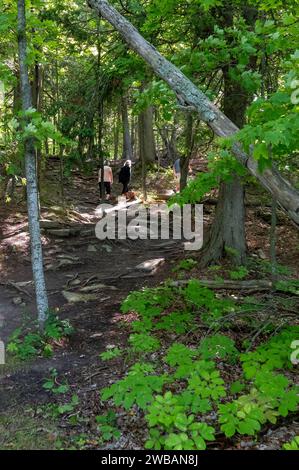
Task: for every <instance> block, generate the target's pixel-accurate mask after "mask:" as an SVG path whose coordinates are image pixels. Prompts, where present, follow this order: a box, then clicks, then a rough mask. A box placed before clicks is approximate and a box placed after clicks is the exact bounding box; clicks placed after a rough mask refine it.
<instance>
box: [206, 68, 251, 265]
mask: <svg viewBox="0 0 299 470" xmlns="http://www.w3.org/2000/svg"><path fill="white" fill-rule="evenodd" d="M229 72H230V70H229V67H228V66H226V67H225V68H224V69H223V76H224V92H223V111H224V113H225V115H226V116H228V117H229V119H231V121H232V122H234V123H235V124H236V125H237V126H238V127H239V128H242V127H243V125H244V122H245V113H246V108H247V104H248V95H247V94H246V92H245V91H244V90H243V88H242V86H241V84H239V83H238V82H236V81H235V80H233V79H232V78H231V77H230V74H229ZM225 256H229V257H230V258H231V259H232V261H233V262H234V263H235V264H237V265H240V264H243V263H244V262H245V260H246V236H245V205H244V187H243V184H242V182H241V180H240V178H239V177H238V175H236V174H235V175H233V181H232V182H229V183H224V182H222V183H221V185H220V191H219V198H218V204H217V207H216V212H215V218H214V222H213V225H212V227H211V231H210V235H209V239H208V242H207V244H206V246H205V247H204V249H203V255H202V258H201V264H202V266H207V265H208V264H211V263H215V262H218V261H219V260H220V259H221V258H223V257H225Z"/></svg>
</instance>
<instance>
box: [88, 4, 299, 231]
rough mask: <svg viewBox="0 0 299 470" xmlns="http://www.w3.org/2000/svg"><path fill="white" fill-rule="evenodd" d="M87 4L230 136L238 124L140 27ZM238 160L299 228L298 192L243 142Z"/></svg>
mask: <svg viewBox="0 0 299 470" xmlns="http://www.w3.org/2000/svg"><path fill="white" fill-rule="evenodd" d="M87 3H88V5H89V6H90V7H91V8H93V9H94V10H96V11H97V12H98V13H99V14H100V15H102V16H103V18H105V19H106V20H107V21H109V22H110V23H111V24H112V25H113V26H114V27H115V28H116V29H117V30H118V31H119V32H120V34H121V36H122V37H123V38H124V40H125V41H126V42H127V43H128V44H129V45H130V46H131V48H132V49H133V50H135V52H137V54H139V55H140V56H141V57H142V58H143V59H144V60H145V61H146V62H147V63H148V64H149V65H150V67H151V68H152V69H153V70H154V72H155V73H156V74H157V75H158V76H159V77H160V78H162V79H163V80H164V81H165V82H166V83H168V85H169V86H170V87H171V88H172V89H173V90H174V92H175V93H176V95H177V97H178V100H179V102H180V103H181V105H183V106H185V107H186V106H187V107H188V106H189V107H190V108H191V109H194V110H196V111H197V112H198V114H199V116H200V118H201V120H202V121H204V122H205V123H207V125H209V126H210V128H211V129H212V130H213V131H214V132H215V134H216V135H218V136H220V137H229V136H231V135H233V134H235V133H236V132H237V131H238V127H237V126H236V125H235V124H233V123H232V122H231V121H230V119H229V118H228V117H227V116H225V114H223V113H222V112H221V111H220V110H219V109H218V108H217V107H216V106H215V105H214V104H213V103H212V102H211V101H210V100H209V99H208V98H207V97H206V96H205V94H204V93H202V92H201V91H200V90H199V89H198V88H197V87H196V86H195V85H194V84H193V83H192V82H191V81H190V80H189V79H188V78H187V77H186V76H185V75H184V74H183V73H182V72H181V71H180V70H179V69H178V68H177V67H176V66H174V65H173V64H172V63H171V62H169V61H168V60H167V59H165V58H164V57H163V56H162V55H161V54H160V53H159V52H158V51H157V50H156V49H155V47H154V46H153V45H152V44H150V43H149V42H148V41H146V40H145V39H144V38H143V37H142V36H141V34H140V33H139V32H138V31H137V29H136V28H135V27H134V26H133V25H132V24H131V23H130V22H129V21H127V20H126V19H125V18H124V17H123V16H122V15H121V14H120V13H119V12H118V11H117V10H115V8H113V7H112V6H111V5H109V3H108V2H107V1H106V0H87ZM232 152H233V153H234V155H235V156H236V158H237V160H238V161H239V162H240V163H241V164H242V165H243V166H245V167H246V168H248V170H249V171H250V172H251V173H252V174H253V175H254V176H255V177H256V178H257V179H258V180H259V181H260V182H261V184H262V185H263V186H264V187H265V188H266V189H267V190H268V191H269V192H270V193H271V194H272V195H273V196H274V197H275V198H276V200H277V202H278V203H279V205H280V206H281V207H282V208H283V209H284V210H285V211H286V212H287V213H288V215H289V216H290V218H291V219H292V221H293V222H294V224H295V225H296V226H297V228H299V192H298V191H296V189H295V188H294V187H292V186H291V184H290V183H289V182H288V181H287V180H285V179H284V178H283V177H282V176H281V175H280V173H279V172H278V171H277V170H276V169H275V168H274V167H269V168H267V169H266V170H264V171H263V172H262V173H261V172H260V171H259V168H258V162H257V161H256V160H254V159H253V157H252V156H251V155H249V154H247V153H246V152H245V151H244V150H243V148H242V145H241V144H240V143H235V144H233V146H232Z"/></svg>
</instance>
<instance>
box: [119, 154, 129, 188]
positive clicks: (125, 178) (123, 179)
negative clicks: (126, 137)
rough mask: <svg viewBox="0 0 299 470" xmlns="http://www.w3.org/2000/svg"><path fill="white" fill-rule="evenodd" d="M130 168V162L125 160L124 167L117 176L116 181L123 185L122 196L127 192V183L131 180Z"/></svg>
mask: <svg viewBox="0 0 299 470" xmlns="http://www.w3.org/2000/svg"><path fill="white" fill-rule="evenodd" d="M131 167H132V162H131V160H126V162H125V163H124V166H123V167H122V168H121V170H120V172H119V176H118V181H119V182H120V183H122V185H123V190H122V194H124V195H126V194H127V192H128V191H129V183H130V180H131Z"/></svg>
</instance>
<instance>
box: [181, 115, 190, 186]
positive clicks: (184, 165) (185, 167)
mask: <svg viewBox="0 0 299 470" xmlns="http://www.w3.org/2000/svg"><path fill="white" fill-rule="evenodd" d="M192 131H193V116H192V114H191V113H188V114H187V117H186V130H185V155H184V157H183V158H180V168H181V179H180V191H182V190H183V189H184V188H185V187H186V186H187V178H188V173H189V161H190V157H191V154H192Z"/></svg>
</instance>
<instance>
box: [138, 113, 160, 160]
mask: <svg viewBox="0 0 299 470" xmlns="http://www.w3.org/2000/svg"><path fill="white" fill-rule="evenodd" d="M138 121H139V142H140V151H141V154H142V158H143V159H144V161H145V162H146V163H148V162H154V161H155V159H156V147H155V137H154V131H153V108H152V106H149V107H148V108H146V109H145V110H144V111H142V113H140V114H139V116H138Z"/></svg>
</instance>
